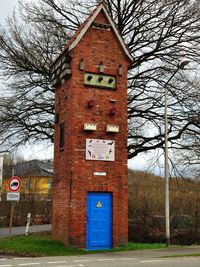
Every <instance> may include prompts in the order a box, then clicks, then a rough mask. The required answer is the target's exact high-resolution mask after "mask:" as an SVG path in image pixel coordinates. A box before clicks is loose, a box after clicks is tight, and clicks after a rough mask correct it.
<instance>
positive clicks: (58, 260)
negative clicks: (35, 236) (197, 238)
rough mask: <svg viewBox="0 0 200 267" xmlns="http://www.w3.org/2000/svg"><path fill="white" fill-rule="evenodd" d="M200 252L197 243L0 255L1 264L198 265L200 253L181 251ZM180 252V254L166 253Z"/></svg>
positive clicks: (41, 266)
mask: <svg viewBox="0 0 200 267" xmlns="http://www.w3.org/2000/svg"><path fill="white" fill-rule="evenodd" d="M191 253H194V254H195V253H200V246H196V247H189V248H181V249H177V248H175V249H171V248H170V249H159V250H143V251H129V252H117V253H107V252H105V253H97V254H93V255H83V256H68V257H66V256H61V257H37V258H16V257H7V258H5V257H0V267H20V266H25V267H26V266H27V267H30V266H38V267H102V266H103V267H199V266H200V257H195V256H193V257H185V256H183V255H186V254H191ZM172 255H182V256H183V257H172V258H170V257H168V258H164V256H172Z"/></svg>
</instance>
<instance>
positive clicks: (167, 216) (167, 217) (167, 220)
mask: <svg viewBox="0 0 200 267" xmlns="http://www.w3.org/2000/svg"><path fill="white" fill-rule="evenodd" d="M188 63H189V61H188V60H184V61H182V62H181V63H180V64H178V66H177V69H176V70H175V71H174V73H173V74H172V75H171V77H170V78H169V79H168V80H167V82H166V83H165V85H164V89H165V108H164V114H165V116H164V117H165V122H164V123H165V149H164V157H165V163H164V166H165V171H164V176H165V235H166V246H167V247H168V246H169V245H170V212H169V211H170V208H169V163H168V115H167V107H168V90H167V86H168V84H169V82H170V81H171V80H172V78H173V77H174V76H175V75H176V73H177V72H178V71H179V69H184V67H185V66H186V65H187V64H188Z"/></svg>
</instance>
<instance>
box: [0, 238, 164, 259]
mask: <svg viewBox="0 0 200 267" xmlns="http://www.w3.org/2000/svg"><path fill="white" fill-rule="evenodd" d="M164 247H165V244H141V243H128V244H126V245H124V246H120V247H117V248H113V249H111V250H107V252H108V251H109V252H118V251H128V250H141V249H159V248H164ZM96 252H97V251H86V250H84V249H79V248H72V247H66V246H64V245H63V244H62V243H60V242H59V241H55V240H51V238H50V235H49V234H32V235H29V236H15V237H10V238H5V239H0V254H4V255H15V256H24V257H26V256H27V257H37V256H70V255H83V254H92V253H96ZM98 252H101V251H98Z"/></svg>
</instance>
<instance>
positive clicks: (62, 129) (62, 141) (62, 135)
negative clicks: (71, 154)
mask: <svg viewBox="0 0 200 267" xmlns="http://www.w3.org/2000/svg"><path fill="white" fill-rule="evenodd" d="M64 146H65V123H64V122H62V123H61V124H60V150H63V149H64Z"/></svg>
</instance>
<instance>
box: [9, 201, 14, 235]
mask: <svg viewBox="0 0 200 267" xmlns="http://www.w3.org/2000/svg"><path fill="white" fill-rule="evenodd" d="M14 209H15V203H14V202H12V204H11V211H10V223H9V236H10V235H11V232H12V222H13V215H14Z"/></svg>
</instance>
